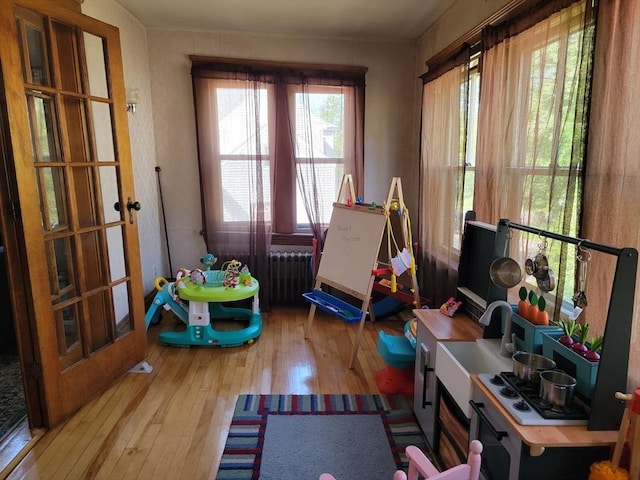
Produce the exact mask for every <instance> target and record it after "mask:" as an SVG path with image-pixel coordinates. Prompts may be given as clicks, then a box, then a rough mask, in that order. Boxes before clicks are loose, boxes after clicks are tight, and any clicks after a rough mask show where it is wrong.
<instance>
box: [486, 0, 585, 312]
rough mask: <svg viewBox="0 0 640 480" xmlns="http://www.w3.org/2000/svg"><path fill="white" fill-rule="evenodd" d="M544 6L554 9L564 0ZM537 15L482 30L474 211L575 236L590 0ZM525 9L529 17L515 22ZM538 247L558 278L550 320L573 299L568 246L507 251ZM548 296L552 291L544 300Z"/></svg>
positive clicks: (532, 239) (525, 243)
mask: <svg viewBox="0 0 640 480" xmlns="http://www.w3.org/2000/svg"><path fill="white" fill-rule="evenodd" d="M565 3H566V2H565ZM549 6H550V7H553V9H555V10H557V9H558V8H561V7H563V6H564V5H563V2H555V4H554V3H551V4H549ZM544 14H545V12H541V11H536V12H533V14H532V15H525V16H523V17H522V18H521V19H520V22H518V21H514V22H513V24H512V28H511V29H503V28H502V29H501V28H499V27H496V28H495V29H491V28H489V29H487V30H486V31H485V32H484V43H485V48H487V50H485V51H484V53H483V60H482V71H481V90H480V107H479V111H480V117H479V121H478V125H479V127H478V148H477V153H476V156H477V157H476V158H477V161H476V164H477V167H476V177H475V197H474V210H475V211H476V212H477V217H478V220H481V221H485V222H488V223H492V224H495V223H496V222H497V221H498V220H499V219H500V218H508V219H510V220H512V221H515V222H517V223H521V224H525V225H530V226H532V227H537V228H540V229H543V230H549V231H552V232H556V233H561V234H564V235H570V236H576V235H577V233H578V228H577V227H578V218H579V215H580V205H581V195H582V175H583V166H584V157H585V149H586V125H587V118H588V116H587V113H588V105H589V95H590V91H589V85H590V78H591V77H590V75H591V63H592V57H593V53H592V52H593V23H594V22H593V10H592V7H591V2H585V1H581V2H576V3H573V4H571V5H569V6H568V7H565V8H561V9H560V10H559V11H556V12H555V13H553V12H546V15H547V16H546V17H545V18H542V19H539V18H535V17H539V16H543V15H544ZM532 16H533V17H534V19H535V20H536V23H534V24H533V26H527V27H526V28H524V29H522V28H523V27H524V26H526V23H527V22H529V23H531V21H532V18H531V17H532ZM518 23H520V25H519V24H518ZM514 30H515V31H519V30H522V31H519V33H517V34H513V31H514ZM515 243H519V245H518V248H517V250H518V251H515V250H516V249H515V248H514V246H513V245H514V244H515ZM545 246H546V247H547V248H548V249H549V251H550V257H551V256H552V257H553V258H552V259H551V260H552V261H553V265H554V267H553V269H554V270H555V273H556V276H557V288H556V289H555V290H554V291H552V292H551V293H550V294H549V295H548V296H547V303H548V304H551V305H554V306H555V316H556V317H557V315H558V313H559V309H560V307H561V305H562V300H563V299H564V300H565V302H567V301H568V302H569V303H570V302H571V297H572V295H573V287H574V280H573V276H574V268H575V253H574V251H573V250H570V249H568V246H567V244H564V243H562V242H556V243H553V242H548V243H547V242H546V241H545V239H542V238H537V236H535V235H533V236H532V235H521V238H520V241H519V242H512V249H511V250H512V251H511V252H510V253H511V255H512V256H513V257H514V258H515V259H516V260H517V261H518V262H520V263H521V264H522V263H524V261H525V259H526V258H528V257H531V256H533V255H535V254H536V253H537V251H538V250H539V249H541V248H544V247H545ZM533 283H535V282H533ZM515 293H517V289H515ZM551 296H554V297H555V298H554V299H553V301H552V302H549V299H550V297H551Z"/></svg>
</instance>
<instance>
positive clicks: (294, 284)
mask: <svg viewBox="0 0 640 480" xmlns="http://www.w3.org/2000/svg"><path fill="white" fill-rule="evenodd" d="M312 257H313V255H312V254H311V252H271V253H270V254H269V282H270V301H271V303H276V304H277V303H282V304H292V303H300V304H302V303H305V300H304V298H303V297H302V294H303V293H305V292H309V291H311V290H312V288H313V273H312V270H311V262H312Z"/></svg>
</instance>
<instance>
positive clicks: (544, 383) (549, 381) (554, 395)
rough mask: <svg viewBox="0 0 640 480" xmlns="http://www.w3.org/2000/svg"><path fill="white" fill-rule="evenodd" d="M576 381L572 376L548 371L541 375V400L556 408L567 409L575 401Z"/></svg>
mask: <svg viewBox="0 0 640 480" xmlns="http://www.w3.org/2000/svg"><path fill="white" fill-rule="evenodd" d="M575 386H576V379H575V378H573V377H572V376H571V375H567V374H566V373H563V372H560V371H557V370H547V371H545V372H541V373H540V398H541V399H542V401H544V402H547V403H550V404H551V405H553V406H555V407H566V406H568V405H571V402H572V401H573V390H574V388H575Z"/></svg>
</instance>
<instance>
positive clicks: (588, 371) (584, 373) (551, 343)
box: [542, 332, 598, 399]
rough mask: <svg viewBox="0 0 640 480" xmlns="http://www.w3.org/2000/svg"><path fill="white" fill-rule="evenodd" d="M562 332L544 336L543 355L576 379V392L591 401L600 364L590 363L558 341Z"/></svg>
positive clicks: (544, 334)
mask: <svg viewBox="0 0 640 480" xmlns="http://www.w3.org/2000/svg"><path fill="white" fill-rule="evenodd" d="M561 336H562V332H560V333H553V334H547V333H543V334H542V354H543V355H544V356H545V357H547V358H550V359H552V360H553V361H554V362H556V366H557V367H558V368H559V369H560V370H563V371H564V372H565V373H567V374H568V375H571V376H572V377H573V378H575V379H576V391H577V392H578V393H579V394H580V395H582V396H583V397H585V398H587V399H591V395H592V394H593V388H594V386H595V384H596V377H597V376H598V362H590V361H589V360H587V359H586V358H584V357H583V356H582V355H579V354H577V353H576V352H574V351H573V350H571V349H570V348H568V347H566V346H564V345H563V344H562V343H560V342H559V341H558V338H560V337H561Z"/></svg>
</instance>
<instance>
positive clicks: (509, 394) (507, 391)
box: [500, 387, 518, 398]
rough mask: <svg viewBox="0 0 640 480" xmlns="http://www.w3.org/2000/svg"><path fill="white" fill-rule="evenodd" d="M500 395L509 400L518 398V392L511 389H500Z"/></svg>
mask: <svg viewBox="0 0 640 480" xmlns="http://www.w3.org/2000/svg"><path fill="white" fill-rule="evenodd" d="M500 395H502V396H503V397H507V398H518V392H516V391H515V390H514V389H513V388H511V387H504V388H501V389H500Z"/></svg>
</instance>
